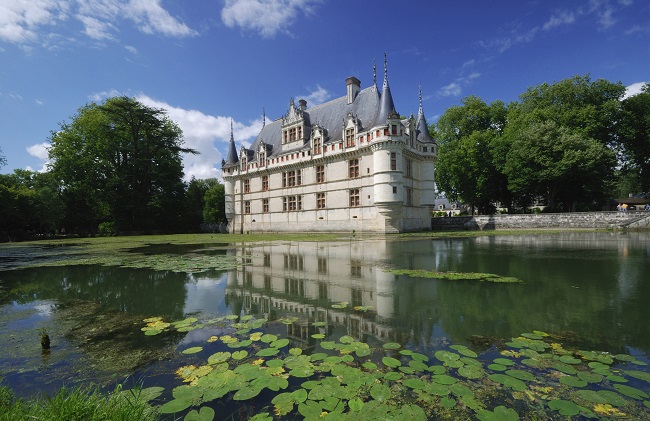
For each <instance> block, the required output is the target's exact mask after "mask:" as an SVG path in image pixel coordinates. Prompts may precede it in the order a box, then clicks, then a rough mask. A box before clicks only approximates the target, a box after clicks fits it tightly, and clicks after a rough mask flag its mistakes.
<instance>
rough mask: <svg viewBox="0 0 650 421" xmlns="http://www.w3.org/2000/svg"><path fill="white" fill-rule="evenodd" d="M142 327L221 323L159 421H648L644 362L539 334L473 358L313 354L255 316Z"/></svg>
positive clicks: (319, 342)
mask: <svg viewBox="0 0 650 421" xmlns="http://www.w3.org/2000/svg"><path fill="white" fill-rule="evenodd" d="M260 322H261V323H260ZM285 322H286V319H284V320H283V321H280V322H275V323H276V325H278V326H281V325H282V324H283V323H285ZM144 323H147V326H148V324H149V323H153V324H154V326H164V325H165V323H169V326H168V327H166V328H164V329H158V330H161V333H162V334H173V333H174V326H178V325H181V326H183V325H185V324H189V326H195V325H203V326H206V325H213V324H217V325H218V326H219V327H220V328H221V329H222V331H223V334H222V335H221V336H219V337H216V336H213V337H210V340H209V341H207V342H206V344H205V345H203V348H206V347H214V352H213V353H212V354H211V355H210V356H209V357H208V358H207V361H206V363H205V364H204V365H187V366H182V367H180V368H179V369H178V370H177V372H176V374H177V376H178V377H179V379H181V380H182V384H181V385H179V386H177V387H175V388H174V389H173V390H172V391H171V393H172V399H170V400H167V401H166V402H164V403H163V404H162V406H160V408H159V410H160V412H161V413H164V414H172V413H174V414H185V417H186V418H185V419H201V420H208V419H211V418H210V417H213V418H214V417H215V416H216V415H215V414H213V412H211V411H210V410H209V409H208V408H210V406H206V405H210V403H211V402H213V401H216V400H221V399H229V400H230V401H231V402H233V403H241V404H242V405H246V403H247V402H249V401H251V400H253V399H255V400H256V401H255V402H256V408H258V409H256V411H257V412H259V413H249V414H248V416H249V417H250V418H251V419H257V420H268V419H273V417H275V416H277V417H295V416H298V417H304V418H305V419H308V420H311V419H314V420H315V419H320V418H323V417H334V418H335V419H359V418H367V419H384V418H391V417H393V418H396V419H403V418H402V417H408V418H412V419H414V420H425V419H430V418H436V417H438V416H440V417H441V418H447V419H471V418H476V419H479V420H488V421H489V420H515V419H526V418H530V419H534V418H537V419H539V418H540V417H541V418H553V417H556V416H558V415H559V416H575V415H580V416H583V417H586V418H591V419H599V418H602V419H605V417H609V416H615V417H618V416H629V417H632V418H636V419H641V418H643V417H647V416H648V415H650V395H649V394H648V389H649V388H650V386H649V383H650V374H649V373H647V372H646V371H642V370H638V369H631V368H632V367H642V366H643V365H644V364H645V363H644V362H643V361H641V360H639V359H637V358H636V357H634V356H632V355H627V354H617V355H611V354H607V353H600V352H592V351H581V350H571V349H566V348H565V347H564V346H563V345H562V344H561V343H559V342H558V340H559V339H561V338H559V337H557V336H552V335H549V334H547V333H545V332H540V331H534V332H532V333H523V334H522V335H520V336H518V337H516V338H511V339H510V341H508V342H506V343H508V344H510V345H509V346H507V347H506V348H505V349H501V350H500V351H499V356H495V355H494V353H495V352H497V350H494V349H493V350H489V351H488V352H487V353H486V354H483V355H481V354H478V353H477V352H475V351H474V350H472V349H470V348H469V347H467V346H465V345H460V344H454V345H450V346H448V347H445V348H442V349H438V350H436V351H435V352H433V355H426V354H423V353H420V352H417V351H418V350H417V349H409V348H407V347H406V346H405V345H403V344H400V343H399V342H394V341H389V342H385V343H383V344H381V346H377V347H374V348H371V347H370V346H369V345H368V344H367V343H365V342H361V341H359V340H357V339H356V338H354V337H352V336H349V335H343V336H340V337H338V338H336V337H331V338H328V336H327V335H325V334H320V335H318V336H315V335H311V339H312V340H313V341H315V345H312V346H309V347H298V346H295V345H294V346H292V345H291V341H290V340H289V338H282V337H280V336H279V335H277V334H272V333H268V332H264V331H261V330H257V329H260V328H261V327H262V326H263V325H264V326H267V325H268V324H269V323H270V322H268V320H266V319H255V318H252V317H246V318H243V317H242V318H239V317H224V318H219V319H213V320H210V321H206V322H201V321H198V320H193V319H189V320H187V319H186V321H180V323H179V322H174V323H170V322H165V321H163V320H162V319H159V318H149V319H146V320H145V322H144ZM313 323H316V322H313ZM313 323H312V324H311V325H312V326H313ZM228 329H230V331H229V332H226V331H227V330H228ZM176 330H177V329H176ZM243 331H246V333H242V332H243ZM146 332H147V331H145V333H146ZM326 338H328V339H331V340H325V339H326ZM193 348H195V347H191V348H188V349H193ZM232 348H236V350H231V351H228V349H232ZM181 355H182V354H181ZM532 361H534V363H531V362H532ZM596 371H598V372H596ZM605 372H607V374H602V373H605ZM627 383H630V384H627ZM587 386H588V387H587ZM262 396H264V397H265V398H262ZM497 397H498V398H497ZM259 399H268V401H267V403H266V406H265V405H264V404H263V405H262V406H261V407H260V406H259V403H260V402H259ZM495 404H496V405H495ZM518 411H519V412H520V413H518Z"/></svg>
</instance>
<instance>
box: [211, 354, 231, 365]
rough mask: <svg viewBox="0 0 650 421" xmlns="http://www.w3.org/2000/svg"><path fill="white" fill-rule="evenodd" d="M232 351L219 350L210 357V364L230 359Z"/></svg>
mask: <svg viewBox="0 0 650 421" xmlns="http://www.w3.org/2000/svg"><path fill="white" fill-rule="evenodd" d="M231 355H232V354H231V353H230V352H217V353H214V354H212V355H210V356H209V357H208V364H220V363H223V362H226V361H228V360H229V359H230V356H231Z"/></svg>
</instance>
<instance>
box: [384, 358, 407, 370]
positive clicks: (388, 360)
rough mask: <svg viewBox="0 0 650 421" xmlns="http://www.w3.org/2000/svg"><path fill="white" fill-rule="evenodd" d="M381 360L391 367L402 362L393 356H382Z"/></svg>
mask: <svg viewBox="0 0 650 421" xmlns="http://www.w3.org/2000/svg"><path fill="white" fill-rule="evenodd" d="M381 362H382V363H384V365H385V366H387V367H392V368H395V367H399V366H401V365H402V362H401V361H400V360H398V359H397V358H393V357H383V358H382V359H381Z"/></svg>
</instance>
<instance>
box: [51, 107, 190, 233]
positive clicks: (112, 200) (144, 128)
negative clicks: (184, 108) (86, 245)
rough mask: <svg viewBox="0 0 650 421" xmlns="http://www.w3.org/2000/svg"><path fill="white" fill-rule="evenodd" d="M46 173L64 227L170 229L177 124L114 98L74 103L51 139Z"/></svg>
mask: <svg viewBox="0 0 650 421" xmlns="http://www.w3.org/2000/svg"><path fill="white" fill-rule="evenodd" d="M50 143H51V147H50V159H51V161H52V164H51V171H52V173H53V174H54V176H55V177H56V178H57V179H58V180H59V181H60V183H61V186H62V195H63V197H64V200H65V203H66V221H67V225H68V226H69V227H72V228H76V229H78V230H81V231H85V232H93V231H95V230H96V229H97V226H98V224H99V223H101V222H112V223H114V224H115V226H116V229H117V230H118V231H152V230H164V231H173V230H177V229H179V227H180V219H181V217H182V216H183V210H184V206H183V205H184V200H185V197H184V195H185V185H184V183H183V180H182V178H183V167H182V162H181V154H182V153H196V152H195V151H193V150H191V149H187V148H184V147H183V146H182V145H183V135H182V132H181V129H180V128H179V127H178V125H177V124H175V123H174V122H173V121H171V120H170V119H169V118H168V117H167V115H166V114H165V112H164V110H161V109H155V108H151V107H147V106H145V105H143V104H141V103H139V102H138V101H136V100H135V99H133V98H128V97H114V98H109V99H107V100H106V101H105V102H104V103H103V104H101V105H97V104H95V103H92V104H88V105H86V106H84V107H81V108H80V109H79V110H78V113H77V114H76V115H75V116H73V117H72V121H71V122H70V123H63V124H61V127H60V130H58V131H56V132H52V135H51V137H50Z"/></svg>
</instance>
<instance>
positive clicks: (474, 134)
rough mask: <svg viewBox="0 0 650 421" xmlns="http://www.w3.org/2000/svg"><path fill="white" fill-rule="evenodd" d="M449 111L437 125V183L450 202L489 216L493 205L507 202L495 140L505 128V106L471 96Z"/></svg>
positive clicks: (504, 182)
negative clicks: (468, 206)
mask: <svg viewBox="0 0 650 421" xmlns="http://www.w3.org/2000/svg"><path fill="white" fill-rule="evenodd" d="M462 102H463V105H462V106H456V107H452V108H449V109H448V110H447V111H445V113H444V114H443V115H442V117H440V119H439V120H438V123H437V124H436V130H435V136H436V138H437V139H438V142H439V145H440V146H439V149H438V161H437V167H436V180H437V184H438V187H439V188H440V189H441V190H443V191H444V192H445V193H446V194H447V196H448V197H449V198H450V199H454V200H456V199H460V200H462V201H464V202H466V203H468V204H469V205H470V206H472V212H473V211H474V207H475V206H477V207H478V208H479V212H480V213H491V212H492V211H493V205H492V203H493V202H496V201H503V202H505V203H509V202H510V199H509V196H508V191H507V188H506V179H505V177H504V176H503V175H502V174H501V172H500V171H499V163H500V162H501V161H503V159H499V155H498V152H500V151H501V149H500V148H499V146H500V145H499V143H498V142H497V140H498V139H499V137H500V136H501V134H502V132H503V129H504V128H505V125H506V121H507V120H506V116H507V107H506V105H505V104H504V103H503V102H501V101H495V102H493V103H491V104H489V105H488V104H486V103H485V102H483V101H482V100H481V99H480V98H477V97H474V96H471V97H468V98H465V99H463V101H462Z"/></svg>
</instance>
